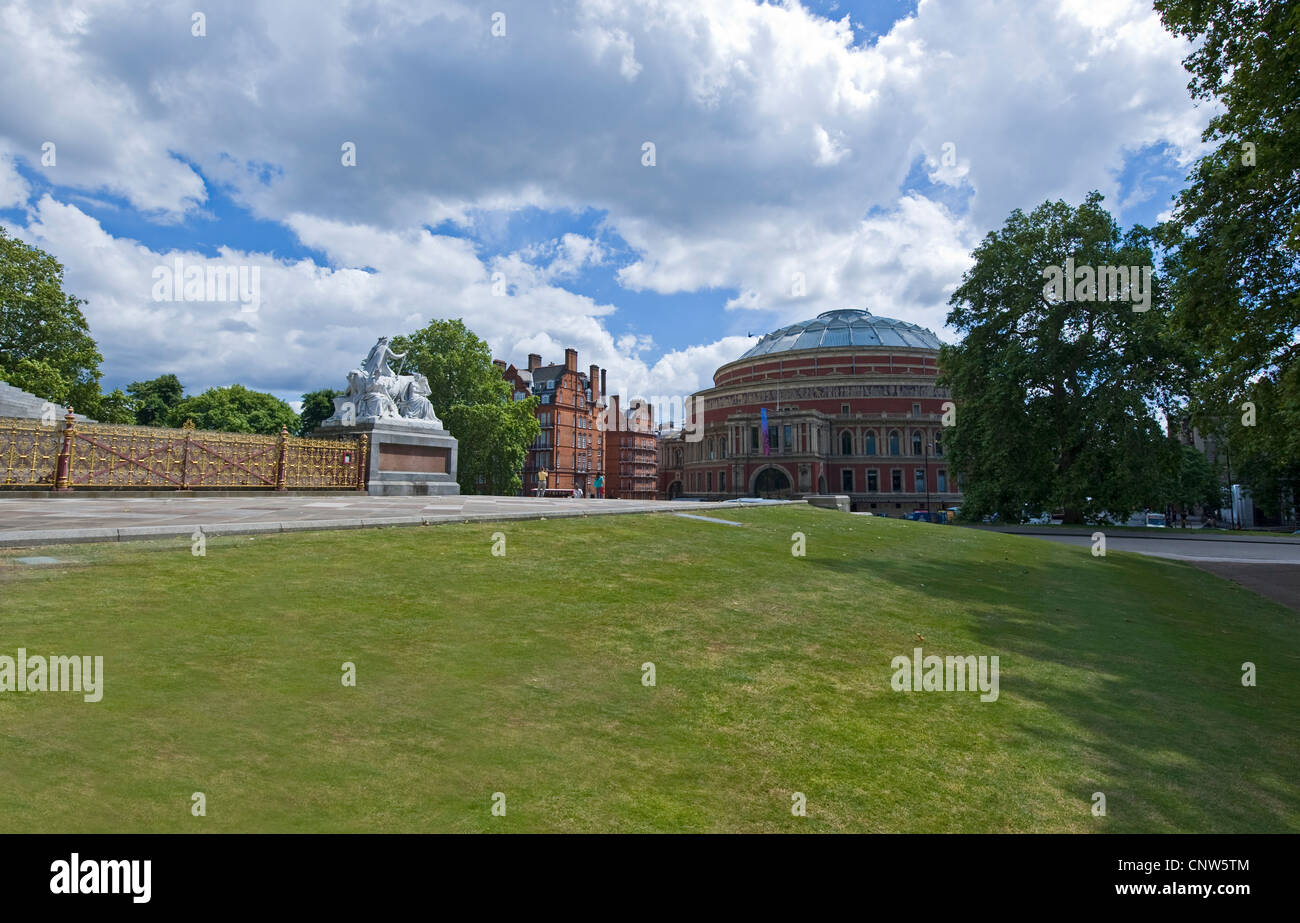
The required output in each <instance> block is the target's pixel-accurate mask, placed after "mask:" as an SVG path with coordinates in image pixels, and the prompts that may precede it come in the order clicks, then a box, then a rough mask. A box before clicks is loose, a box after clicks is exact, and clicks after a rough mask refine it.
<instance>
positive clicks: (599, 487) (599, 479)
mask: <svg viewBox="0 0 1300 923" xmlns="http://www.w3.org/2000/svg"><path fill="white" fill-rule="evenodd" d="M595 487H596V499H597V500H604V499H605V475H603V474H598V475H596V482H595Z"/></svg>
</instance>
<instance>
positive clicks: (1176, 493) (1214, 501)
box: [1152, 445, 1224, 512]
mask: <svg viewBox="0 0 1300 923" xmlns="http://www.w3.org/2000/svg"><path fill="white" fill-rule="evenodd" d="M1171 460H1172V465H1171V467H1170V470H1169V474H1168V479H1167V481H1166V483H1165V485H1164V489H1163V491H1162V496H1161V497H1160V499H1159V502H1158V503H1153V504H1152V508H1153V509H1163V508H1164V507H1165V506H1166V505H1167V504H1173V505H1174V506H1177V507H1179V508H1181V509H1183V510H1192V509H1197V508H1204V509H1208V510H1211V511H1214V512H1217V511H1218V510H1219V508H1220V507H1222V506H1223V499H1224V498H1223V486H1222V484H1221V483H1220V481H1219V476H1218V474H1217V473H1216V472H1215V470H1214V466H1213V465H1211V464H1210V460H1209V459H1208V458H1206V457H1205V455H1204V453H1202V452H1201V451H1200V450H1199V449H1197V448H1196V447H1195V446H1190V445H1181V446H1179V451H1178V452H1177V453H1176V454H1174V455H1172V456H1171Z"/></svg>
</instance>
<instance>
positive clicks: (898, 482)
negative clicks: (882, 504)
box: [889, 468, 903, 494]
mask: <svg viewBox="0 0 1300 923" xmlns="http://www.w3.org/2000/svg"><path fill="white" fill-rule="evenodd" d="M889 489H890V490H892V491H893V492H894V493H896V494H899V493H902V492H903V469H902V468H895V469H894V470H893V471H891V472H889Z"/></svg>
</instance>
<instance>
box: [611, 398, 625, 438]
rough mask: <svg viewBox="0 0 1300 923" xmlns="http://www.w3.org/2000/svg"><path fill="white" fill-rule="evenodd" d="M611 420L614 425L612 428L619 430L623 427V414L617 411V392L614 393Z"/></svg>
mask: <svg viewBox="0 0 1300 923" xmlns="http://www.w3.org/2000/svg"><path fill="white" fill-rule="evenodd" d="M613 421H614V426H613V428H614V429H618V430H621V429H622V428H623V414H622V413H621V412H620V411H619V407H618V395H617V394H615V395H614V414H613Z"/></svg>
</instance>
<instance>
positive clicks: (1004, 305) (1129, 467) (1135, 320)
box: [939, 192, 1184, 522]
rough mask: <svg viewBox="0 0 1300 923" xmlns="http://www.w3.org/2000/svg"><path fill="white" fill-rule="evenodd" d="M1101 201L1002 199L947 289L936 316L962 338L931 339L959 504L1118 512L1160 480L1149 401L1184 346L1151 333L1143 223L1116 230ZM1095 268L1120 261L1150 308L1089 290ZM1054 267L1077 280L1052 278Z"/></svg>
mask: <svg viewBox="0 0 1300 923" xmlns="http://www.w3.org/2000/svg"><path fill="white" fill-rule="evenodd" d="M1101 202H1102V197H1101V195H1100V194H1098V193H1096V192H1093V193H1090V194H1089V195H1088V197H1087V198H1086V199H1085V200H1084V202H1083V204H1082V205H1080V206H1079V207H1078V208H1072V207H1070V206H1069V205H1067V204H1066V203H1065V202H1047V203H1044V204H1042V205H1040V206H1039V207H1038V208H1036V209H1034V211H1033V212H1032V213H1031V214H1029V215H1025V214H1024V213H1023V212H1022V211H1020V210H1019V209H1017V210H1016V211H1014V212H1012V213H1011V215H1010V217H1009V218H1008V219H1007V221H1006V223H1005V224H1004V226H1003V227H1002V229H1001V230H1000V231H994V232H990V233H989V234H988V235H987V236H986V237H985V238H984V240H983V241H982V242H981V243H980V244H979V246H978V247H977V248H976V249H975V252H974V259H975V265H974V266H973V267H971V269H970V270H968V271H967V272H966V274H965V276H964V277H963V279H962V284H961V286H960V287H959V288H958V289H957V290H956V291H955V292H954V293H953V295H952V298H951V299H950V301H949V304H950V305H951V311H950V313H949V315H948V323H949V324H951V325H952V326H953V327H955V328H956V329H958V330H959V331H962V332H963V333H964V334H965V338H964V340H963V341H962V342H961V343H960V344H958V345H956V346H945V347H944V348H943V350H942V352H941V355H940V360H939V364H940V368H941V369H942V370H943V372H942V377H941V379H940V383H941V384H944V385H947V386H948V387H950V388H951V389H952V396H953V401H954V403H955V405H956V426H955V427H954V428H953V431H952V432H951V433H949V434H948V436H947V442H948V446H949V450H950V453H951V454H950V457H951V463H952V466H953V467H954V468H955V469H956V470H957V471H958V472H960V473H961V474H962V475H964V477H965V483H966V488H965V494H964V498H963V503H962V512H963V515H964V516H968V517H978V516H983V515H986V514H989V513H994V512H996V513H998V514H999V515H1000V516H1001V517H1002V518H1004V519H1010V520H1012V521H1016V520H1018V519H1019V518H1020V516H1021V514H1022V513H1023V512H1024V511H1025V510H1026V509H1029V510H1033V511H1038V510H1043V509H1056V508H1062V509H1064V510H1065V518H1066V521H1068V522H1079V521H1082V520H1084V519H1087V518H1090V517H1092V516H1095V515H1097V514H1099V513H1100V512H1102V511H1106V512H1109V513H1110V514H1112V515H1124V516H1127V514H1128V513H1129V512H1130V511H1132V510H1133V509H1136V508H1139V507H1142V506H1144V505H1146V502H1147V500H1148V498H1150V497H1152V496H1155V495H1157V494H1158V493H1159V488H1160V479H1161V472H1162V471H1165V470H1167V468H1168V464H1169V456H1170V454H1171V453H1172V452H1173V451H1174V448H1173V447H1172V446H1171V445H1170V443H1169V440H1167V439H1166V438H1165V437H1164V435H1163V432H1162V428H1161V426H1160V423H1159V421H1158V419H1157V417H1156V414H1155V410H1156V408H1157V406H1158V405H1159V404H1161V403H1168V402H1170V401H1171V391H1170V372H1169V371H1168V369H1169V368H1170V367H1171V366H1172V367H1177V365H1178V363H1179V362H1181V361H1183V359H1184V356H1183V353H1182V347H1181V343H1180V342H1179V341H1178V340H1176V339H1171V338H1169V337H1167V336H1164V335H1163V334H1165V333H1166V326H1167V325H1166V320H1165V319H1164V318H1163V317H1162V316H1161V313H1162V312H1161V308H1162V305H1163V302H1162V291H1161V280H1160V277H1159V276H1158V275H1157V274H1156V273H1155V271H1154V266H1153V263H1154V257H1153V253H1152V250H1151V235H1150V232H1149V231H1147V230H1146V229H1144V228H1141V227H1138V228H1134V229H1132V230H1131V231H1129V232H1128V234H1125V235H1121V234H1120V229H1119V227H1118V225H1117V224H1116V223H1115V221H1114V219H1113V218H1112V217H1111V215H1110V213H1109V212H1107V211H1106V210H1105V209H1104V208H1103V207H1102V205H1101ZM1067 259H1070V260H1072V265H1071V264H1069V263H1067ZM1106 267H1128V268H1129V270H1130V275H1131V276H1132V277H1133V278H1134V279H1137V280H1141V281H1140V282H1139V284H1141V285H1142V286H1143V287H1144V288H1145V289H1146V294H1147V296H1148V297H1149V299H1150V301H1149V305H1150V309H1149V310H1145V311H1143V310H1135V309H1137V308H1141V307H1142V305H1141V304H1138V303H1134V301H1133V300H1108V299H1107V300H1103V299H1100V298H1098V297H1097V296H1098V294H1099V288H1100V285H1101V279H1102V276H1103V275H1104V268H1106ZM1067 268H1073V272H1074V278H1073V279H1071V280H1070V282H1071V283H1076V284H1077V290H1075V291H1071V290H1070V289H1068V288H1065V287H1064V286H1058V287H1055V288H1053V283H1054V282H1057V281H1062V282H1063V281H1064V279H1063V277H1064V274H1065V270H1066V269H1067ZM1134 271H1136V274H1135V275H1134ZM1089 273H1091V279H1092V284H1090V285H1089V284H1086V283H1088V281H1089V278H1090V276H1089ZM1045 279H1046V280H1047V284H1044V283H1045ZM1113 279H1114V276H1113V275H1112V276H1111V280H1112V281H1108V282H1107V288H1106V291H1107V294H1108V295H1109V294H1111V293H1112V292H1113ZM1148 286H1149V287H1148ZM1130 296H1132V293H1130Z"/></svg>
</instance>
